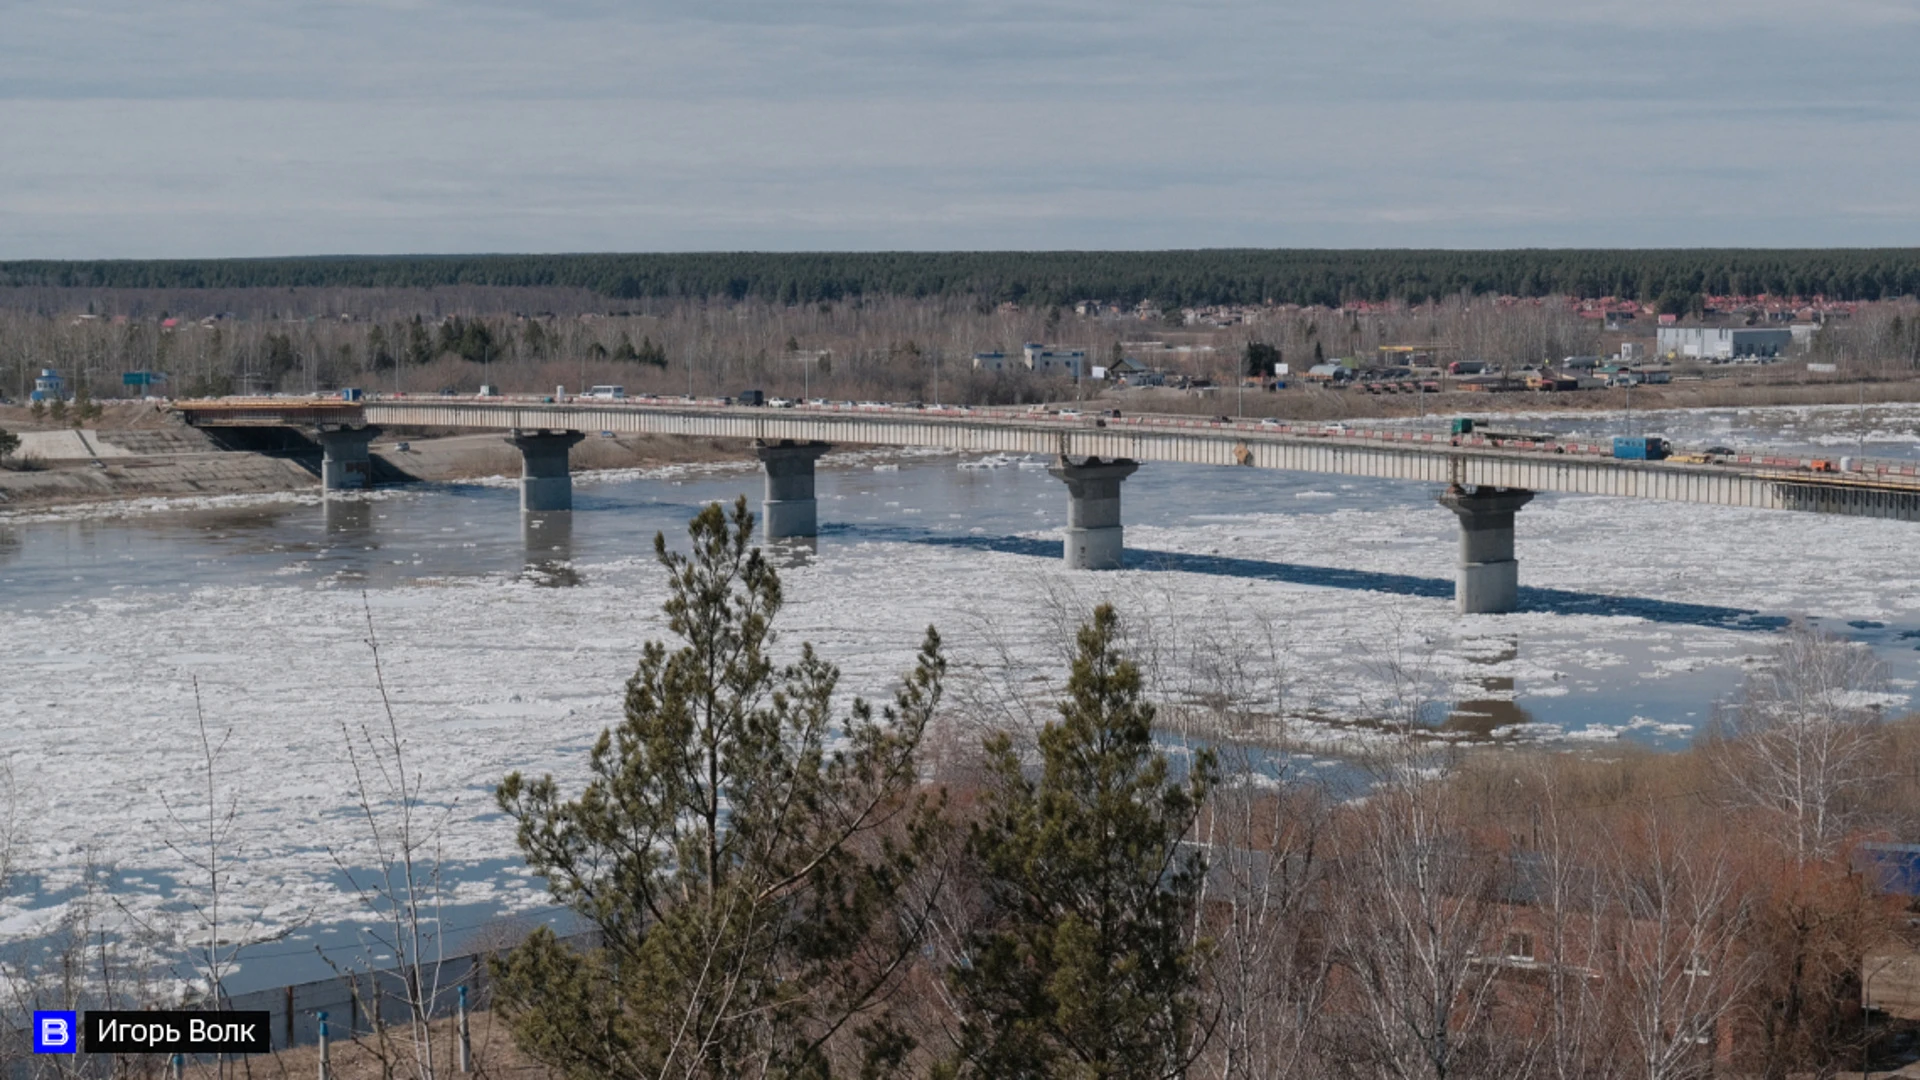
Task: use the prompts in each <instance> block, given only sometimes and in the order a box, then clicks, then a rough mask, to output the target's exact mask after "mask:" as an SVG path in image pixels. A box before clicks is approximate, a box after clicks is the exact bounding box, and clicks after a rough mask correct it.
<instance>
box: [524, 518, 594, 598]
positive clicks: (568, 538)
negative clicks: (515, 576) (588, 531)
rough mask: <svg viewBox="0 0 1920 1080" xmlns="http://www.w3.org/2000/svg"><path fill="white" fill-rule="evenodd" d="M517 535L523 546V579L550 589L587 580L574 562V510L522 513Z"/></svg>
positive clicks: (568, 586)
mask: <svg viewBox="0 0 1920 1080" xmlns="http://www.w3.org/2000/svg"><path fill="white" fill-rule="evenodd" d="M520 537H521V542H522V544H523V545H524V546H525V548H526V565H525V567H524V568H523V569H522V570H521V577H522V578H524V579H526V580H527V581H531V582H532V583H534V584H535V585H538V586H541V587H542V588H550V589H565V588H571V587H573V586H575V585H578V584H580V583H581V582H582V581H584V580H586V579H585V578H584V577H582V576H581V575H580V571H579V570H578V569H576V568H575V567H574V565H573V511H571V510H552V511H543V512H539V513H530V514H522V515H520Z"/></svg>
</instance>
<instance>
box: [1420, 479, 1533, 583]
mask: <svg viewBox="0 0 1920 1080" xmlns="http://www.w3.org/2000/svg"><path fill="white" fill-rule="evenodd" d="M1532 500H1533V492H1531V491H1528V490H1526V489H1524V488H1495V487H1475V488H1473V489H1471V490H1469V489H1467V488H1464V487H1461V486H1460V485H1459V484H1454V485H1451V486H1449V487H1448V488H1447V490H1446V491H1445V492H1444V493H1442V494H1441V496H1440V505H1442V506H1444V507H1446V508H1447V509H1449V510H1451V511H1453V512H1454V513H1455V514H1458V515H1459V516H1460V567H1459V570H1458V571H1457V572H1456V573H1455V576H1454V579H1453V605H1454V610H1456V611H1458V612H1459V613H1460V614H1462V615H1498V614H1502V613H1505V612H1509V611H1512V610H1513V609H1514V608H1515V607H1517V606H1518V605H1519V602H1520V563H1519V561H1518V560H1517V559H1515V558H1514V557H1513V515H1514V513H1515V512H1517V511H1518V510H1519V509H1520V508H1521V507H1523V506H1525V505H1527V503H1529V502H1531V501H1532Z"/></svg>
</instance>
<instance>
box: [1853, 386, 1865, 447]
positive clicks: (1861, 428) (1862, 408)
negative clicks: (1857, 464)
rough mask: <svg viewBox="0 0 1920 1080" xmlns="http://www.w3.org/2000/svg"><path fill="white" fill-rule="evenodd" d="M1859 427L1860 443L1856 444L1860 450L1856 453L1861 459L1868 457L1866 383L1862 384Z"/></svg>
mask: <svg viewBox="0 0 1920 1080" xmlns="http://www.w3.org/2000/svg"><path fill="white" fill-rule="evenodd" d="M1858 427H1859V432H1858V439H1859V441H1858V443H1857V444H1856V445H1857V447H1858V449H1857V450H1855V451H1854V452H1855V453H1857V454H1858V455H1860V456H1861V457H1866V456H1867V384H1866V383H1864V382H1863V383H1861V384H1860V422H1859V425H1858Z"/></svg>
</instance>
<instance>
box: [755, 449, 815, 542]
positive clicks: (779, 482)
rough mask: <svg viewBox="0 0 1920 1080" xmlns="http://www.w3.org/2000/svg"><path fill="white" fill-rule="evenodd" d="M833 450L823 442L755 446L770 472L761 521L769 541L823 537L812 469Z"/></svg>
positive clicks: (764, 466)
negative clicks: (821, 535)
mask: <svg viewBox="0 0 1920 1080" xmlns="http://www.w3.org/2000/svg"><path fill="white" fill-rule="evenodd" d="M831 449H833V447H832V446H831V445H830V444H828V443H822V442H805V443H796V442H792V441H781V442H778V443H766V442H757V443H755V444H754V447H753V452H754V455H755V456H757V457H758V458H759V459H760V464H761V466H762V467H763V468H765V469H766V472H767V497H766V499H765V501H763V502H762V503H761V504H760V520H761V524H762V528H763V530H764V535H765V536H766V538H767V539H768V540H769V541H773V540H788V539H794V538H797V537H811V536H818V535H820V509H819V504H818V503H817V502H816V501H815V500H814V495H813V474H814V468H813V466H814V462H816V461H819V460H820V456H821V455H822V454H825V453H826V452H827V451H828V450H831Z"/></svg>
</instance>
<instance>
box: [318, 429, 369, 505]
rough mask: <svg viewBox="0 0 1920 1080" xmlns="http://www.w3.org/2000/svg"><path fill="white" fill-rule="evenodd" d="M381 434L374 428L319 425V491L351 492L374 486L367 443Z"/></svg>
mask: <svg viewBox="0 0 1920 1080" xmlns="http://www.w3.org/2000/svg"><path fill="white" fill-rule="evenodd" d="M379 434H380V429H379V428H377V427H372V426H368V427H336V426H334V425H330V424H327V425H322V426H321V427H320V428H319V429H318V431H317V433H316V435H315V437H316V438H317V439H318V440H319V442H320V450H321V456H320V490H321V491H350V490H359V489H364V488H370V487H372V486H373V455H372V454H370V453H368V452H367V444H369V443H371V442H373V440H374V439H375V437H377V436H378V435H379Z"/></svg>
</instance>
